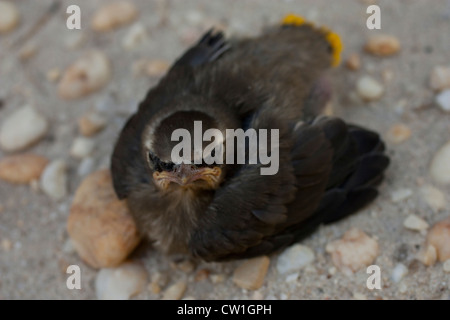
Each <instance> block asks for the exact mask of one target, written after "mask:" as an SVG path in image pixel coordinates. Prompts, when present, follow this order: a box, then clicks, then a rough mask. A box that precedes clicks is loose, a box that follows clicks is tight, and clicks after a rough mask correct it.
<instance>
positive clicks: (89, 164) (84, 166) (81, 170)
mask: <svg viewBox="0 0 450 320" xmlns="http://www.w3.org/2000/svg"><path fill="white" fill-rule="evenodd" d="M94 166H95V160H94V159H93V158H92V157H86V158H83V160H81V162H80V164H79V165H78V169H77V174H78V175H79V176H80V177H84V176H86V175H88V174H89V173H91V172H92V171H93V170H94Z"/></svg>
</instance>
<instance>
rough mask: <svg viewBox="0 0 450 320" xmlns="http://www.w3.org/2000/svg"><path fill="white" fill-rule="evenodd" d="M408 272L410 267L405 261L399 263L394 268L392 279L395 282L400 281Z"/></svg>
mask: <svg viewBox="0 0 450 320" xmlns="http://www.w3.org/2000/svg"><path fill="white" fill-rule="evenodd" d="M407 274H408V268H407V267H406V266H405V265H404V264H403V263H399V264H397V265H396V266H395V267H394V269H393V270H392V273H391V279H392V281H394V282H395V283H399V282H400V280H402V279H403V277H404V276H406V275H407Z"/></svg>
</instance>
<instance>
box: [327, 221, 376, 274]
mask: <svg viewBox="0 0 450 320" xmlns="http://www.w3.org/2000/svg"><path fill="white" fill-rule="evenodd" d="M326 251H327V252H328V253H330V254H331V259H332V261H333V264H334V265H335V266H336V268H338V269H339V270H340V271H341V272H343V273H345V274H347V275H350V274H352V273H353V272H356V271H357V270H359V269H361V268H363V267H366V266H368V265H370V264H372V263H373V262H374V261H375V259H376V257H377V256H378V254H379V248H378V243H377V242H376V241H375V240H374V239H373V238H371V237H369V236H368V235H367V234H365V233H364V232H363V231H361V230H359V229H356V228H353V229H350V230H348V231H347V232H346V233H345V234H344V236H343V237H342V239H339V240H335V241H333V242H330V243H328V244H327V246H326Z"/></svg>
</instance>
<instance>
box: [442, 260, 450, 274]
mask: <svg viewBox="0 0 450 320" xmlns="http://www.w3.org/2000/svg"><path fill="white" fill-rule="evenodd" d="M442 267H443V269H444V271H445V272H447V273H450V259H447V260H445V262H444V264H443V266H442Z"/></svg>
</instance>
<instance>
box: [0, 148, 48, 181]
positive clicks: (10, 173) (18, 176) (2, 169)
mask: <svg viewBox="0 0 450 320" xmlns="http://www.w3.org/2000/svg"><path fill="white" fill-rule="evenodd" d="M47 164H48V159H47V158H45V157H42V156H39V155H36V154H32V153H28V154H18V155H13V156H6V157H4V158H2V159H1V160H0V179H3V180H5V181H7V182H11V183H26V184H28V183H31V181H33V180H36V179H39V177H40V176H41V174H42V172H43V171H44V168H45V166H46V165H47Z"/></svg>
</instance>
